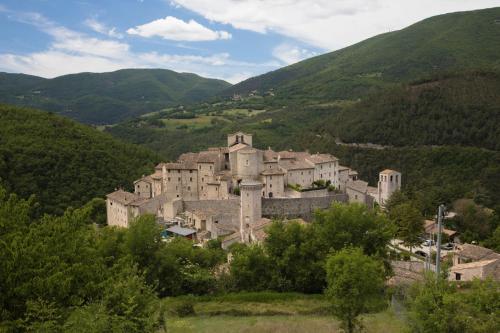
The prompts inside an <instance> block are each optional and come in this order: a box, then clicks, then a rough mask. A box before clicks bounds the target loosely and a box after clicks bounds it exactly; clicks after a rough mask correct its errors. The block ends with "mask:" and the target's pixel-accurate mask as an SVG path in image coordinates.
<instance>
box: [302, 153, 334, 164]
mask: <svg viewBox="0 0 500 333" xmlns="http://www.w3.org/2000/svg"><path fill="white" fill-rule="evenodd" d="M306 159H307V160H308V161H311V162H313V163H315V164H318V163H329V162H334V161H337V160H338V158H336V157H334V156H332V155H330V154H313V155H310V156H308V157H306Z"/></svg>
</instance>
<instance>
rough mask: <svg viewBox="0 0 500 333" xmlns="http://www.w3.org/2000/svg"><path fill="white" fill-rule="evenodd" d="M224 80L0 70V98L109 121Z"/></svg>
mask: <svg viewBox="0 0 500 333" xmlns="http://www.w3.org/2000/svg"><path fill="white" fill-rule="evenodd" d="M229 86H230V84H229V83H227V82H225V81H222V80H216V79H207V78H203V77H201V76H198V75H196V74H191V73H176V72H174V71H170V70H165V69H124V70H118V71H115V72H109V73H79V74H70V75H64V76H59V77H56V78H53V79H44V78H40V77H36V76H30V75H25V74H8V73H0V102H3V103H8V104H15V105H21V106H29V107H35V108H40V109H43V110H47V111H52V112H56V113H60V114H62V115H64V116H67V117H70V118H73V119H75V120H78V121H80V122H83V123H90V124H111V123H116V122H118V121H121V120H124V119H127V118H131V117H134V116H140V115H141V114H144V113H148V112H152V111H158V110H160V109H162V108H165V107H169V106H173V105H177V104H189V103H194V102H200V101H202V100H205V99H208V98H210V97H211V96H213V95H214V94H216V93H218V92H220V91H222V90H223V89H225V88H227V87H229Z"/></svg>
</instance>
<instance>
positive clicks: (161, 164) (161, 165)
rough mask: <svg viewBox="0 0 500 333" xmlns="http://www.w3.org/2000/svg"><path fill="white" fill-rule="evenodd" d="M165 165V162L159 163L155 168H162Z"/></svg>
mask: <svg viewBox="0 0 500 333" xmlns="http://www.w3.org/2000/svg"><path fill="white" fill-rule="evenodd" d="M164 165H165V163H163V162H162V163H158V164H157V165H156V166H155V169H162V168H163V166H164Z"/></svg>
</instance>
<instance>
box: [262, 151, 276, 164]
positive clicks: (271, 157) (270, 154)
mask: <svg viewBox="0 0 500 333" xmlns="http://www.w3.org/2000/svg"><path fill="white" fill-rule="evenodd" d="M263 155H264V162H277V161H278V153H277V152H275V151H274V150H271V149H268V150H264V153H263Z"/></svg>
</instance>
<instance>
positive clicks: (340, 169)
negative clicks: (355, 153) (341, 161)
mask: <svg viewBox="0 0 500 333" xmlns="http://www.w3.org/2000/svg"><path fill="white" fill-rule="evenodd" d="M337 170H339V172H342V171H347V170H350V168H348V167H346V166H343V165H339V166H338V167H337Z"/></svg>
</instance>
